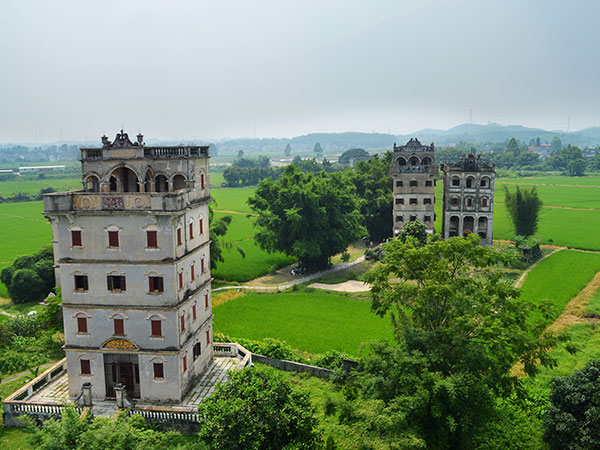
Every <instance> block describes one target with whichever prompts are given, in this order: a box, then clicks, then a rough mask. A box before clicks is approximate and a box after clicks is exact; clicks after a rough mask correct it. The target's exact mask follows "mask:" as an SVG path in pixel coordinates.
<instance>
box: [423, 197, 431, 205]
mask: <svg viewBox="0 0 600 450" xmlns="http://www.w3.org/2000/svg"><path fill="white" fill-rule="evenodd" d="M423 204H424V205H431V199H430V198H424V199H423Z"/></svg>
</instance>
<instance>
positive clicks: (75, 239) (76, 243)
mask: <svg viewBox="0 0 600 450" xmlns="http://www.w3.org/2000/svg"><path fill="white" fill-rule="evenodd" d="M71 245H72V246H73V247H81V231H80V230H72V231H71Z"/></svg>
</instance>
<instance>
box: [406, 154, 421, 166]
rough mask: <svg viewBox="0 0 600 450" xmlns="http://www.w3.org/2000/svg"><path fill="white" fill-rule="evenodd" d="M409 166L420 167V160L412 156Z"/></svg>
mask: <svg viewBox="0 0 600 450" xmlns="http://www.w3.org/2000/svg"><path fill="white" fill-rule="evenodd" d="M408 164H409V165H410V166H418V165H419V158H417V157H416V156H411V157H410V159H409V160H408Z"/></svg>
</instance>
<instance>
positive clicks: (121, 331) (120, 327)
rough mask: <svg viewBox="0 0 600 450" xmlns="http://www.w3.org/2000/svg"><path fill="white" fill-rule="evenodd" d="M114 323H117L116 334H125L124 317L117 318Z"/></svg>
mask: <svg viewBox="0 0 600 450" xmlns="http://www.w3.org/2000/svg"><path fill="white" fill-rule="evenodd" d="M114 324H115V334H116V335H117V336H124V335H125V327H124V326H123V319H115V320H114Z"/></svg>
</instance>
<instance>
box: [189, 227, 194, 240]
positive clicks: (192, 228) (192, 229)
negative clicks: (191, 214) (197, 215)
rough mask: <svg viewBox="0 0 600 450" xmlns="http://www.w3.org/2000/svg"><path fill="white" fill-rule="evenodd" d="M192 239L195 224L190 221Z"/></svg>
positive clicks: (191, 237) (192, 237)
mask: <svg viewBox="0 0 600 450" xmlns="http://www.w3.org/2000/svg"><path fill="white" fill-rule="evenodd" d="M190 239H194V224H193V223H190Z"/></svg>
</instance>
